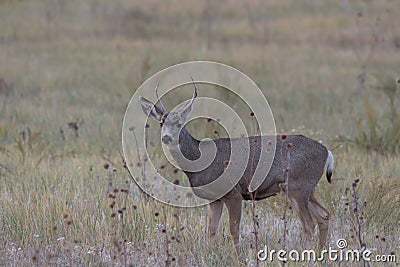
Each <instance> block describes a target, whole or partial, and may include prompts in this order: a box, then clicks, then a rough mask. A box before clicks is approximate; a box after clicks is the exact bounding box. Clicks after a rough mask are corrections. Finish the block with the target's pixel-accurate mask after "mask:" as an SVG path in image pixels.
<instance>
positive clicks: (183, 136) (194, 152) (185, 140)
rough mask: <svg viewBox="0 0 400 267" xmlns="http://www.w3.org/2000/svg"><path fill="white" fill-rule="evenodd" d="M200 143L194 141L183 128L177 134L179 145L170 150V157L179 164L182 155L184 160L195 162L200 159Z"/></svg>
mask: <svg viewBox="0 0 400 267" xmlns="http://www.w3.org/2000/svg"><path fill="white" fill-rule="evenodd" d="M199 144H200V141H199V140H197V139H195V138H194V137H193V136H192V135H191V134H190V133H189V132H188V130H187V129H186V127H183V128H182V130H181V131H180V133H179V145H177V146H176V147H174V148H171V149H170V153H171V155H172V156H173V157H174V159H175V160H176V161H177V163H178V164H179V163H180V159H181V157H182V155H183V156H184V158H185V159H186V160H190V161H193V160H197V159H198V158H200V156H201V153H200V149H199Z"/></svg>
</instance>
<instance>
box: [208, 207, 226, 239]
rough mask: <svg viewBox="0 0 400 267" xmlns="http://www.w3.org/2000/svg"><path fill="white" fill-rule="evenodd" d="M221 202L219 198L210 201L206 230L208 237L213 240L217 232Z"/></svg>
mask: <svg viewBox="0 0 400 267" xmlns="http://www.w3.org/2000/svg"><path fill="white" fill-rule="evenodd" d="M222 208H223V203H222V201H221V200H217V201H214V202H212V203H210V213H209V216H210V217H209V218H208V232H209V234H210V239H211V240H213V239H214V238H215V235H216V233H217V229H218V224H219V219H220V218H221V214H222Z"/></svg>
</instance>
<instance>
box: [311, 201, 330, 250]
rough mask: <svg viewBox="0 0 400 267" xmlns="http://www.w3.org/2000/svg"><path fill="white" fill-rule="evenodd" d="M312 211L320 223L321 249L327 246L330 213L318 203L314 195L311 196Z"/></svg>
mask: <svg viewBox="0 0 400 267" xmlns="http://www.w3.org/2000/svg"><path fill="white" fill-rule="evenodd" d="M310 210H311V215H312V217H313V218H314V219H315V220H316V221H317V223H318V230H319V243H318V245H319V249H322V248H323V247H324V246H325V242H326V237H327V236H328V229H329V212H328V211H327V210H326V209H325V208H324V207H323V206H322V205H321V204H320V203H319V202H318V201H317V199H316V198H315V196H314V195H311V196H310Z"/></svg>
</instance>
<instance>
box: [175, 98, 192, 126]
mask: <svg viewBox="0 0 400 267" xmlns="http://www.w3.org/2000/svg"><path fill="white" fill-rule="evenodd" d="M192 106H193V99H190V100H187V101H185V102H184V103H183V104H182V105H181V106H180V107H178V109H177V112H178V114H179V115H180V116H181V118H182V123H183V122H185V121H186V120H187V118H188V117H189V115H190V113H191V112H192Z"/></svg>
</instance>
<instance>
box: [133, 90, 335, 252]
mask: <svg viewBox="0 0 400 267" xmlns="http://www.w3.org/2000/svg"><path fill="white" fill-rule="evenodd" d="M194 86H195V89H194V93H193V96H192V98H191V99H190V100H187V101H186V102H184V103H183V104H182V105H180V106H179V107H178V108H177V109H176V111H173V112H167V110H166V108H165V107H164V105H163V104H162V102H161V100H160V99H159V97H158V94H157V88H156V95H157V98H158V100H157V102H156V104H153V103H152V102H150V101H148V100H147V99H145V98H143V97H140V103H141V106H142V109H143V111H144V113H145V114H146V115H147V116H148V117H150V118H152V119H155V120H157V121H159V122H160V125H161V139H162V142H163V143H164V144H165V145H166V146H167V148H168V150H169V152H170V153H171V155H172V156H173V157H174V159H175V160H176V161H177V163H178V165H180V164H182V165H184V164H185V163H184V162H183V159H182V155H183V156H184V157H185V158H186V159H187V160H190V161H195V160H197V159H198V158H199V157H200V156H201V147H200V143H201V142H203V141H199V140H196V139H195V138H194V137H192V135H191V134H190V133H189V132H188V131H187V129H186V127H185V125H184V124H185V122H186V120H187V118H188V116H189V114H190V112H191V111H192V106H193V102H194V99H195V98H196V96H197V88H196V85H195V84H194ZM271 140H273V141H275V142H276V148H277V149H276V150H275V154H274V158H273V162H272V165H271V168H270V170H269V172H268V173H267V174H265V180H264V182H262V184H261V185H260V186H259V187H258V188H257V189H256V191H254V192H250V191H249V184H250V181H251V179H252V176H253V174H254V168H253V166H252V165H253V164H255V165H257V164H258V162H259V159H260V151H261V150H262V149H261V148H260V144H261V143H262V141H267V142H271ZM206 142H209V143H210V142H211V143H213V144H214V145H215V147H216V155H215V158H214V160H213V161H212V163H211V164H210V165H209V166H208V167H207V168H205V169H203V170H200V171H195V172H193V171H192V172H191V171H187V170H184V172H185V174H186V176H187V177H188V178H189V181H190V185H191V187H193V191H194V192H195V194H196V195H198V196H199V197H201V198H205V199H208V197H209V196H208V195H207V192H198V191H197V192H196V191H195V187H198V186H203V185H206V184H209V183H211V182H213V181H214V180H215V179H217V178H218V177H219V176H220V175H221V174H222V173H223V172H224V171H225V165H226V161H228V160H229V159H230V152H229V151H230V149H231V146H233V145H234V144H236V143H240V142H248V143H249V144H250V146H249V148H250V151H249V154H250V157H249V159H248V161H247V160H246V162H245V166H246V165H247V166H246V169H245V171H244V173H243V175H242V176H241V177H240V179H239V181H238V182H237V184H235V185H234V187H233V189H231V190H230V191H229V192H228V193H226V194H225V195H223V196H222V197H220V198H218V199H217V200H215V201H213V202H211V203H210V204H209V207H210V216H209V225H208V231H209V234H210V237H211V239H214V237H215V235H216V232H217V228H218V224H219V220H220V217H221V213H222V208H223V204H225V206H226V207H227V209H228V214H229V225H230V232H231V235H232V239H233V242H234V245H235V248H236V251H237V250H238V244H239V225H240V219H241V212H242V211H241V209H242V200H261V199H265V198H268V197H270V196H274V195H276V194H277V193H279V192H280V191H281V190H284V189H285V188H284V187H282V184H285V175H287V181H288V184H287V187H286V188H287V193H288V197H289V199H290V200H291V203H292V205H293V208H294V210H295V211H296V213H297V214H298V216H299V217H300V221H301V225H302V232H303V244H304V245H308V244H309V241H310V239H311V236H312V233H313V230H314V229H315V226H316V225H318V229H319V247H320V248H322V247H323V246H324V244H325V241H326V238H327V234H328V224H329V213H328V211H327V210H326V209H325V208H324V207H323V206H322V205H321V204H320V203H319V202H318V201H317V199H316V198H315V196H314V190H315V187H316V185H317V183H318V181H319V180H320V178H321V176H322V174H323V172H324V170H325V171H326V177H327V180H328V182H329V183H330V182H331V175H332V172H333V167H334V158H333V155H332V153H331V152H330V151H329V150H328V149H327V148H326V147H325V146H323V145H322V144H320V143H319V142H317V141H315V140H312V139H310V138H307V137H305V136H303V135H288V136H285V135H277V136H251V137H242V138H219V139H214V140H208V141H206ZM264 144H265V142H264ZM287 144H290V152H289V149H286V146H287ZM280 147H285V149H279V148H280ZM287 153H290V157H287ZM285 159H287V160H288V161H289V162H285ZM250 161H251V162H250ZM287 166H290V168H289V169H287ZM284 170H286V171H287V174H285V172H284ZM210 194H211V193H210ZM210 199H212V197H211V196H210Z"/></svg>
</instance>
